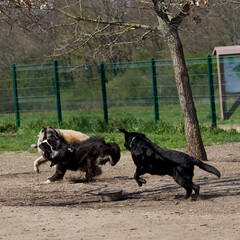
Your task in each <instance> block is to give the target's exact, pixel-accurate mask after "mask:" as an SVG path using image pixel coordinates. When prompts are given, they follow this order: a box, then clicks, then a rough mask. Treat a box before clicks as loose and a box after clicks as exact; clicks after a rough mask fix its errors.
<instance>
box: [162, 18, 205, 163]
mask: <svg viewBox="0 0 240 240" xmlns="http://www.w3.org/2000/svg"><path fill="white" fill-rule="evenodd" d="M158 20H159V30H160V31H161V32H162V33H163V34H164V37H165V38H166V41H167V44H168V47H169V49H170V53H171V57H172V60H173V68H174V72H175V81H176V85H177V89H178V96H179V102H180V106H181V110H182V114H183V119H184V126H185V134H186V141H187V150H188V153H189V154H190V155H191V156H193V157H196V158H198V159H201V160H207V154H206V151H205V149H204V146H203V142H202V138H201V133H200V128H199V123H198V119H197V112H196V108H195V106H194V102H193V97H192V91H191V86H190V83H189V75H188V71H187V67H186V62H185V58H184V53H183V47H182V43H181V40H180V37H179V35H178V29H177V28H175V27H173V26H169V25H168V24H166V23H165V22H164V21H163V20H162V19H161V18H159V19H158Z"/></svg>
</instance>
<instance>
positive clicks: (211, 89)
mask: <svg viewBox="0 0 240 240" xmlns="http://www.w3.org/2000/svg"><path fill="white" fill-rule="evenodd" d="M207 64H208V83H209V95H210V107H211V120H212V127H216V126H217V121H216V108H215V96H214V85H213V70H212V56H211V55H208V56H207Z"/></svg>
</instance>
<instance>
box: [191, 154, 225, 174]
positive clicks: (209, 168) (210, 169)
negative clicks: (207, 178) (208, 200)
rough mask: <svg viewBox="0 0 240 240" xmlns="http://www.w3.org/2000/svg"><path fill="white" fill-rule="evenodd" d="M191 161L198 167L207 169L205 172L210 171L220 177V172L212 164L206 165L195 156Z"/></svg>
mask: <svg viewBox="0 0 240 240" xmlns="http://www.w3.org/2000/svg"><path fill="white" fill-rule="evenodd" d="M193 162H194V164H195V165H197V166H198V167H199V168H201V169H203V170H205V171H207V172H210V173H213V174H215V175H216V176H218V177H219V178H220V177H221V173H220V172H219V171H218V170H217V169H216V168H215V167H213V166H211V165H208V164H206V163H203V162H202V161H200V160H199V159H197V158H193Z"/></svg>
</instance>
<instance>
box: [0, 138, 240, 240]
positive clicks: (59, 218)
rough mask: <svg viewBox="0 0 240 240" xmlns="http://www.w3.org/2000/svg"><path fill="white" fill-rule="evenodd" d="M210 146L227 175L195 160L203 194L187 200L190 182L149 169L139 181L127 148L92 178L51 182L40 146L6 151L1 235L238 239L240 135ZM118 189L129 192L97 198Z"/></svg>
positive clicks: (0, 170) (72, 175) (1, 159)
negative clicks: (37, 165)
mask: <svg viewBox="0 0 240 240" xmlns="http://www.w3.org/2000/svg"><path fill="white" fill-rule="evenodd" d="M206 150H207V154H208V158H209V163H210V164H211V165H213V166H215V167H217V168H218V169H219V171H220V172H221V174H222V177H221V179H218V178H217V177H215V176H214V175H212V174H210V173H207V172H205V171H203V170H200V169H199V168H198V167H196V168H195V177H194V182H195V183H197V184H199V185H200V199H199V200H198V201H192V200H182V199H181V198H182V197H183V196H184V194H185V190H184V189H183V188H181V187H179V186H178V185H177V184H176V183H175V182H174V181H173V179H172V178H170V177H168V176H162V177H160V176H150V175H145V179H146V180H147V184H146V185H144V186H143V187H141V188H140V187H138V185H137V183H136V182H135V180H134V179H133V174H134V172H135V166H134V164H133V162H132V160H131V157H130V154H129V153H128V152H123V153H122V157H121V160H120V161H119V163H118V164H117V165H116V166H114V167H112V166H110V165H109V164H107V165H105V166H103V167H102V170H103V174H102V175H101V176H100V177H98V178H96V180H95V181H94V182H92V183H85V182H83V181H80V180H79V176H80V173H79V172H71V171H68V172H67V174H66V176H65V178H64V180H63V181H61V182H57V183H51V184H45V183H44V181H46V180H47V178H48V177H50V176H51V175H52V174H53V173H54V168H50V167H49V163H48V164H45V165H42V166H41V168H40V173H39V174H36V173H35V172H34V171H33V161H34V160H35V158H37V157H38V154H37V153H36V154H32V153H29V152H4V153H1V154H0V181H1V191H0V216H1V217H0V239H4V240H5V239H7V240H11V239H31V240H32V239H34V240H37V239H48V240H49V239H50V240H56V239H78V240H79V239H84V240H88V239H95V240H96V239H107V240H108V239H111V240H112V239H117V240H121V239H124V240H125V239H128V240H129V239H154V240H155V239H164V240H169V239H175V240H176V239H194V240H197V239H206V238H207V239H214V240H217V239H231V240H233V239H240V230H239V224H240V142H239V143H230V144H225V145H218V146H212V147H206ZM117 189H122V190H123V191H124V192H123V197H124V198H123V200H121V201H114V202H100V201H99V196H98V192H100V191H105V190H117Z"/></svg>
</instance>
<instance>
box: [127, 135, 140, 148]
mask: <svg viewBox="0 0 240 240" xmlns="http://www.w3.org/2000/svg"><path fill="white" fill-rule="evenodd" d="M137 136H138V135H136V136H134V137H133V138H132V140H131V142H130V143H129V147H130V148H132V144H133V141H134V140H135V138H136V137H137Z"/></svg>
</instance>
